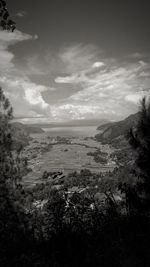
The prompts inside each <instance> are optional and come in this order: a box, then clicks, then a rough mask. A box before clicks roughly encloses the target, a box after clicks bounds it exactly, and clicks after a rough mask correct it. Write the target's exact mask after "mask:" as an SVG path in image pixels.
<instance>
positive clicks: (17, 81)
mask: <svg viewBox="0 0 150 267" xmlns="http://www.w3.org/2000/svg"><path fill="white" fill-rule="evenodd" d="M36 38H37V36H36V35H35V36H31V35H28V34H23V33H21V32H19V31H16V32H15V35H13V34H12V33H9V34H8V33H5V32H2V35H0V41H1V45H0V55H2V56H1V62H0V70H1V72H0V83H1V84H2V85H3V88H5V92H6V94H7V96H8V97H9V98H10V100H11V103H12V105H13V107H14V112H15V115H16V116H17V117H21V120H22V121H24V122H29V121H30V119H31V121H33V118H34V122H48V121H59V120H71V119H86V118H88V119H90V118H91V119H94V118H107V119H111V120H112V119H114V120H115V119H121V118H123V117H126V116H128V115H129V114H130V113H134V112H136V111H137V109H138V104H139V101H140V99H141V98H142V97H143V96H144V95H146V96H149V95H150V75H149V73H150V62H148V60H146V59H145V58H142V56H139V55H135V56H132V57H131V56H130V59H129V58H126V60H117V59H112V58H108V57H107V56H106V55H105V54H104V52H102V51H101V50H99V49H98V48H97V47H95V46H94V45H83V44H75V45H72V46H70V47H63V48H61V49H60V50H59V51H56V52H55V53H53V55H52V53H49V56H47V54H44V53H42V55H32V57H30V58H29V57H27V58H26V63H25V64H24V65H23V66H22V67H21V65H20V68H19V67H18V66H16V64H15V60H14V59H15V55H14V54H13V53H12V52H10V50H9V46H10V45H14V44H16V43H18V42H21V41H22V42H23V41H26V40H35V39H36ZM32 75H33V76H34V82H33V80H31V79H32ZM42 75H43V77H44V78H43V77H42ZM46 75H47V76H46ZM35 77H37V80H36V78H35ZM39 77H40V78H39ZM41 77H42V79H43V80H45V79H47V81H49V83H48V84H52V86H47V85H42V84H41V80H42V79H41ZM39 81H40V82H39ZM56 99H57V101H56ZM49 103H51V105H50V104H49ZM29 117H30V119H29Z"/></svg>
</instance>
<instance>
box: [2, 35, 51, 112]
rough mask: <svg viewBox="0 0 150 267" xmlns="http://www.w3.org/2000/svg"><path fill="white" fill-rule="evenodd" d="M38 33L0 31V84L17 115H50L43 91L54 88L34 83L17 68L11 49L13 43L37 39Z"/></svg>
mask: <svg viewBox="0 0 150 267" xmlns="http://www.w3.org/2000/svg"><path fill="white" fill-rule="evenodd" d="M36 39H37V35H33V36H31V35H29V34H25V33H22V32H20V31H18V30H16V31H15V32H14V33H11V32H7V31H1V32H0V57H1V61H0V84H1V86H2V88H3V90H4V92H5V94H6V96H7V97H9V99H10V101H11V104H12V106H13V107H14V115H15V116H24V117H25V116H35V117H39V116H41V115H44V116H50V107H49V104H48V103H47V102H46V101H45V100H44V98H43V93H44V92H46V91H48V90H49V91H51V90H52V91H53V90H54V88H51V87H46V86H44V85H40V84H37V83H34V82H32V81H31V80H30V78H29V77H28V76H27V75H26V74H24V72H21V71H20V69H17V67H16V65H15V64H14V61H13V60H14V58H15V55H14V54H13V52H10V51H9V47H10V46H11V45H15V44H16V43H18V42H24V41H27V40H36Z"/></svg>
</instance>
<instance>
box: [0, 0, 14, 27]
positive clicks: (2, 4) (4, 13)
mask: <svg viewBox="0 0 150 267" xmlns="http://www.w3.org/2000/svg"><path fill="white" fill-rule="evenodd" d="M15 25H16V23H15V22H14V21H13V20H11V19H10V15H9V12H8V9H7V4H6V1H5V0H0V26H1V27H2V29H3V30H10V31H12V32H13V31H14V30H15V28H16V26H15Z"/></svg>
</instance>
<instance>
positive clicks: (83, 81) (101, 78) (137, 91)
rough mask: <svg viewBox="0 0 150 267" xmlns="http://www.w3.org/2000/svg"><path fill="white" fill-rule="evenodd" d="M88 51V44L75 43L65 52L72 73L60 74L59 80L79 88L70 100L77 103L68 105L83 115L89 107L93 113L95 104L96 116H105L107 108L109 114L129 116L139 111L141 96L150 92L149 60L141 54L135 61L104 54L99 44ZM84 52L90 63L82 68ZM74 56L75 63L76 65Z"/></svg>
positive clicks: (89, 114) (90, 114)
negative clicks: (99, 49) (78, 44)
mask: <svg viewBox="0 0 150 267" xmlns="http://www.w3.org/2000/svg"><path fill="white" fill-rule="evenodd" d="M84 51H86V53H84ZM94 53H95V54H94ZM87 54H88V47H87V46H85V49H84V48H83V46H75V47H74V48H73V47H71V48H70V49H68V51H66V52H65V56H64V54H63V55H62V57H61V59H62V60H63V61H65V62H66V66H67V68H66V70H68V73H67V74H68V75H66V76H58V77H56V79H55V82H56V83H61V84H63V83H66V84H70V90H72V88H74V87H71V85H76V86H77V85H78V90H77V91H76V90H73V91H72V94H71V96H69V97H68V99H67V100H66V101H68V103H70V104H71V105H73V106H69V107H68V106H67V107H68V109H69V108H70V110H72V113H74V114H76V115H77V113H78V115H79V114H82V112H83V110H85V107H86V110H87V111H89V112H87V114H88V116H91V117H92V116H93V113H92V110H91V105H92V106H93V107H94V109H95V116H99V115H100V114H101V115H102V114H103V115H104V116H105V112H106V110H107V115H108V114H109V115H110V116H112V118H115V117H117V116H118V117H125V116H127V115H129V114H130V113H133V112H136V111H137V108H138V104H139V101H140V99H141V98H142V97H143V96H144V95H147V96H148V95H150V75H149V70H150V63H149V62H145V61H144V60H143V59H142V57H141V55H139V54H135V55H134V56H133V57H134V60H133V61H132V60H131V59H130V60H129V61H128V60H127V61H122V62H121V61H120V62H118V61H117V60H115V59H113V60H112V59H109V58H107V57H104V56H103V57H102V55H101V54H98V52H97V51H96V49H95V48H94V50H92V53H91V49H89V56H88V55H87ZM78 55H80V57H78ZM69 56H70V57H71V63H70V61H69ZM82 56H83V62H86V63H85V65H84V64H83V65H84V66H83V65H82V68H76V66H78V65H80V62H82ZM135 58H136V61H135ZM64 59H65V60H64ZM85 59H86V60H85ZM95 59H97V60H95ZM99 59H100V60H99ZM139 59H140V60H139ZM73 60H74V64H75V66H74V67H72V64H73V63H72V61H73ZM79 88H80V89H79ZM82 107H84V109H82ZM76 109H77V110H78V112H77V113H76V112H75V110H76ZM73 110H74V112H73ZM68 112H69V111H68ZM109 115H108V116H109ZM113 116H114V117H113Z"/></svg>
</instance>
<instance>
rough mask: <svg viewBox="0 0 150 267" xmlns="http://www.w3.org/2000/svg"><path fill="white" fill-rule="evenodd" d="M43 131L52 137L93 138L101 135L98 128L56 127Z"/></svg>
mask: <svg viewBox="0 0 150 267" xmlns="http://www.w3.org/2000/svg"><path fill="white" fill-rule="evenodd" d="M43 130H44V131H45V132H46V133H47V135H49V136H52V137H56V136H60V137H91V136H95V135H96V134H97V133H99V131H97V127H96V126H76V127H54V128H43Z"/></svg>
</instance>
